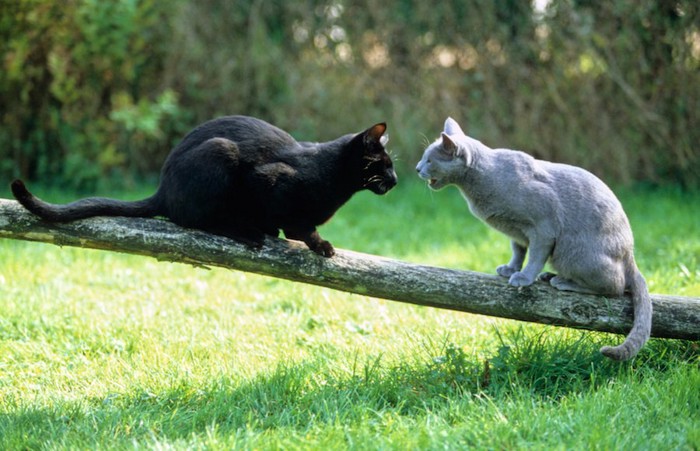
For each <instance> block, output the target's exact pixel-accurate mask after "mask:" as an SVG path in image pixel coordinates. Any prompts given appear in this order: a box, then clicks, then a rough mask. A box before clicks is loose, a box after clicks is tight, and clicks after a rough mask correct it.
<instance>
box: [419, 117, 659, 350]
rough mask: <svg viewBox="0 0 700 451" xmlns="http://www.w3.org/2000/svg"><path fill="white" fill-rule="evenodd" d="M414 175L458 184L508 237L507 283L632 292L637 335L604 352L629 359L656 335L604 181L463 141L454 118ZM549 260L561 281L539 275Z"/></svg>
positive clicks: (627, 232) (621, 217) (621, 216)
mask: <svg viewBox="0 0 700 451" xmlns="http://www.w3.org/2000/svg"><path fill="white" fill-rule="evenodd" d="M416 170H417V171H418V175H419V176H420V177H421V178H422V179H424V180H427V181H428V183H429V186H430V187H431V188H432V189H434V190H439V189H442V188H444V187H445V186H447V185H455V186H457V188H459V190H460V191H461V193H462V195H463V196H464V198H465V199H466V201H467V204H468V205H469V209H470V210H471V212H472V213H473V214H474V216H476V217H477V218H479V219H481V220H482V221H484V222H485V223H486V224H488V225H489V226H491V227H493V228H494V229H496V230H498V231H500V232H502V233H504V234H505V235H507V236H508V237H510V239H511V248H512V251H513V256H512V258H511V259H510V261H509V262H508V263H507V264H505V265H501V266H499V267H498V268H496V272H497V273H498V274H499V275H501V276H503V277H507V278H508V283H509V284H510V285H512V286H515V287H524V286H528V285H531V284H532V283H534V282H535V280H537V278H538V276H540V279H541V280H545V281H549V283H550V284H551V285H552V286H553V287H555V288H557V289H559V290H565V291H575V292H579V293H589V294H600V295H608V296H621V295H622V294H623V293H624V292H626V291H627V292H630V293H631V294H632V300H633V304H634V324H633V326H632V330H631V331H630V333H629V335H628V336H627V339H626V340H625V341H624V343H622V344H621V345H619V346H616V347H609V346H605V347H603V348H602V349H601V352H602V353H603V354H604V355H606V356H607V357H610V358H612V359H615V360H627V359H630V358H632V357H634V356H635V355H636V354H637V352H639V350H640V349H641V348H642V346H644V343H645V342H646V341H647V339H648V338H649V334H650V332H651V317H652V306H651V299H650V297H649V291H648V290H647V285H646V282H645V280H644V277H642V275H641V273H640V272H639V269H638V268H637V265H636V263H635V260H634V239H633V237H632V229H631V228H630V225H629V221H628V220H627V216H626V215H625V212H624V210H623V209H622V205H621V204H620V202H619V201H618V199H617V197H615V195H614V194H613V192H612V191H611V190H610V188H608V187H607V186H606V185H605V183H603V182H602V181H601V180H600V179H598V178H597V177H596V176H594V175H593V174H591V173H590V172H588V171H586V170H584V169H581V168H578V167H575V166H569V165H565V164H559V163H551V162H548V161H542V160H536V159H535V158H533V157H531V156H530V155H528V154H526V153H524V152H520V151H514V150H508V149H491V148H489V147H487V146H485V145H484V144H482V143H481V142H479V141H477V140H476V139H473V138H470V137H468V136H466V135H465V134H464V132H463V131H462V129H461V128H460V126H459V124H457V122H456V121H454V120H453V119H452V118H448V119H447V120H446V121H445V130H444V131H443V133H442V134H441V137H440V138H439V139H438V140H437V141H435V142H434V143H433V144H431V145H430V146H428V148H427V149H426V150H425V152H424V154H423V157H422V158H421V160H420V162H419V163H418V166H417V167H416ZM528 252H529V256H528V259H527V264H526V265H525V266H524V267H523V264H524V262H525V255H526V254H527V253H528ZM548 260H549V262H550V264H551V266H552V267H553V268H554V269H555V270H556V271H557V275H554V274H549V273H545V274H540V273H541V272H542V270H543V268H544V265H545V263H546V262H547V261H548Z"/></svg>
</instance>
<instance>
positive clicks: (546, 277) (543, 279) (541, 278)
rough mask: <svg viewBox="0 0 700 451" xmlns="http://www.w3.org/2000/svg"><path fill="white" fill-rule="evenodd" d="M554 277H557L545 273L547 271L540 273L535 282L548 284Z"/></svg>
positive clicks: (550, 273)
mask: <svg viewBox="0 0 700 451" xmlns="http://www.w3.org/2000/svg"><path fill="white" fill-rule="evenodd" d="M555 277H557V275H556V274H554V273H553V272H547V271H545V272H541V273H540V275H539V276H537V281H538V282H547V283H549V281H550V280H552V279H553V278H555Z"/></svg>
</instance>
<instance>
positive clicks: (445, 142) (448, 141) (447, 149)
mask: <svg viewBox="0 0 700 451" xmlns="http://www.w3.org/2000/svg"><path fill="white" fill-rule="evenodd" d="M441 137H442V147H441V148H440V149H441V151H442V153H443V154H445V156H447V157H449V158H454V157H456V156H457V155H459V146H458V145H457V143H455V142H454V141H453V140H452V138H450V137H449V136H447V135H446V134H444V133H442V134H441Z"/></svg>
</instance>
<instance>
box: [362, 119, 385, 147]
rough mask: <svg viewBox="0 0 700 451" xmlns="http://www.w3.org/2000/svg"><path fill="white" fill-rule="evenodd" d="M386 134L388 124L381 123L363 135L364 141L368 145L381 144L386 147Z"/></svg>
mask: <svg viewBox="0 0 700 451" xmlns="http://www.w3.org/2000/svg"><path fill="white" fill-rule="evenodd" d="M384 133H386V123H384V122H380V123H379V124H376V125H373V126H371V127H370V128H368V129H367V130H365V132H364V133H363V134H362V135H363V137H364V138H363V141H364V143H365V144H366V145H367V144H375V143H377V144H381V145H382V146H384V144H385V143H386V140H382V136H384Z"/></svg>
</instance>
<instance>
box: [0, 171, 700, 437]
mask: <svg viewBox="0 0 700 451" xmlns="http://www.w3.org/2000/svg"><path fill="white" fill-rule="evenodd" d="M674 196H675V195H670V196H667V194H666V193H654V192H640V193H635V192H630V193H623V199H622V201H623V204H626V199H631V201H630V202H629V208H628V209H627V211H628V213H629V215H630V218H631V221H632V225H633V227H634V228H635V234H636V237H637V259H638V262H639V265H640V267H641V269H642V271H643V272H644V273H645V275H646V276H647V279H648V280H649V283H650V286H652V287H653V288H652V290H653V291H658V292H667V293H674V294H684V295H692V296H698V295H700V287H698V285H697V277H696V274H695V272H696V271H695V270H696V269H697V265H696V266H692V265H693V262H694V261H695V260H694V259H697V253H696V250H697V249H698V245H699V244H698V243H699V240H700V237H698V236H697V234H693V233H690V230H694V229H693V227H694V223H693V222H692V221H693V218H692V217H691V215H689V214H688V213H687V211H685V209H686V208H688V207H687V206H688V205H693V204H692V202H690V201H691V200H693V199H688V198H687V196H686V197H674ZM684 196H685V195H684ZM66 197H69V196H66ZM695 200H696V199H695ZM647 205H657V206H658V210H656V209H652V210H651V211H649V212H647V209H646V206H647ZM654 215H660V216H662V217H656V219H654ZM674 229H677V230H683V231H685V232H684V234H683V236H680V235H678V234H675V233H674V232H673V230H674ZM321 235H322V236H324V237H325V238H326V239H329V240H330V241H331V242H333V243H334V245H336V246H337V247H339V248H349V249H353V250H356V251H361V252H369V253H374V254H381V255H386V256H389V257H394V258H401V259H405V260H410V261H414V262H418V263H424V264H432V265H442V266H449V267H454V268H460V269H470V270H477V271H483V272H488V273H493V272H494V268H495V267H496V266H497V265H498V264H501V263H503V262H504V261H505V260H507V258H508V257H509V255H508V254H509V245H508V240H507V239H506V238H505V237H503V236H501V235H499V234H498V233H496V232H493V231H490V230H489V229H487V228H486V227H485V226H483V225H482V224H480V223H479V222H478V221H476V220H475V219H474V218H472V217H471V216H470V215H469V213H468V210H467V208H466V205H465V204H464V202H463V201H462V199H461V197H460V196H459V195H458V194H457V193H456V192H450V191H449V190H446V191H445V192H439V193H432V192H429V191H427V188H425V187H424V186H422V185H420V184H418V183H415V184H412V183H407V184H405V186H403V187H402V186H401V185H399V187H398V188H397V190H395V191H392V192H391V193H389V195H388V196H386V197H378V196H373V195H370V194H366V195H365V194H362V195H359V196H357V197H356V198H355V199H353V200H351V202H350V203H349V204H348V205H347V206H346V207H345V208H344V209H341V211H340V212H339V213H338V214H337V215H336V217H335V218H333V219H332V220H331V221H330V222H329V223H328V224H326V225H324V226H323V227H322V228H321ZM650 235H651V236H650ZM661 245H664V246H666V247H665V248H663V249H659V246H661ZM684 262H688V263H684ZM681 264H683V265H684V266H685V267H686V268H687V269H688V271H687V272H686V271H685V270H683V268H682V266H680V265H681ZM688 265H690V266H688ZM688 273H689V275H688ZM0 299H2V309H1V313H0V447H1V448H3V449H23V448H132V447H146V448H175V449H190V448H215V449H216V448H232V447H243V448H256V449H267V448H292V449H299V448H304V449H308V448H311V449H348V448H351V449H377V448H388V449H407V448H417V449H423V448H426V449H429V448H443V447H448V448H460V447H461V448H470V447H472V448H522V447H537V448H560V449H563V448H566V449H568V448H592V447H600V448H604V449H623V448H624V449H637V448H641V449H644V448H646V449H651V448H654V449H658V448H668V447H670V448H689V449H692V448H693V447H697V446H698V445H699V443H700V442H699V440H700V436H699V435H698V434H697V424H700V413H699V412H700V406H698V402H699V401H698V400H699V399H700V398H698V397H697V387H698V383H700V381H699V380H698V377H699V374H700V370H699V369H698V364H699V363H700V360H699V358H700V357H699V355H700V352H699V350H698V346H697V343H689V342H684V341H676V340H660V339H653V340H651V341H650V342H649V343H648V344H647V346H646V347H645V348H644V349H643V350H642V351H641V353H640V354H639V356H638V357H637V358H636V359H635V360H633V361H632V362H626V363H622V364H620V363H616V362H612V361H609V360H606V359H604V358H603V357H602V356H601V355H600V354H599V353H598V349H599V347H600V346H602V345H604V344H611V343H615V342H617V341H619V340H620V339H621V338H622V337H620V336H615V335H611V334H602V333H592V332H586V331H577V330H572V329H566V328H558V327H552V326H542V325H534V324H526V323H522V322H517V321H509V320H504V319H496V318H488V317H484V316H477V315H470V314H464V313H459V312H453V311H447V310H439V309H433V308H427V307H418V306H413V305H408V304H403V303H400V302H393V301H384V300H378V299H374V298H369V297H366V296H359V295H352V294H347V293H341V292H337V291H333V290H330V289H327V288H319V287H315V286H308V285H303V284H296V283H292V282H287V281H283V280H278V279H273V278H269V277H262V276H257V275H252V274H245V273H241V272H233V271H227V270H223V269H212V270H205V269H202V268H193V267H190V266H188V265H184V264H174V263H164V262H158V261H156V260H155V259H150V258H145V257H137V256H129V255H122V254H117V253H110V252H100V251H89V250H82V249H73V248H58V247H55V246H50V245H41V244H33V243H24V242H18V241H9V240H4V241H0Z"/></svg>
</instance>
